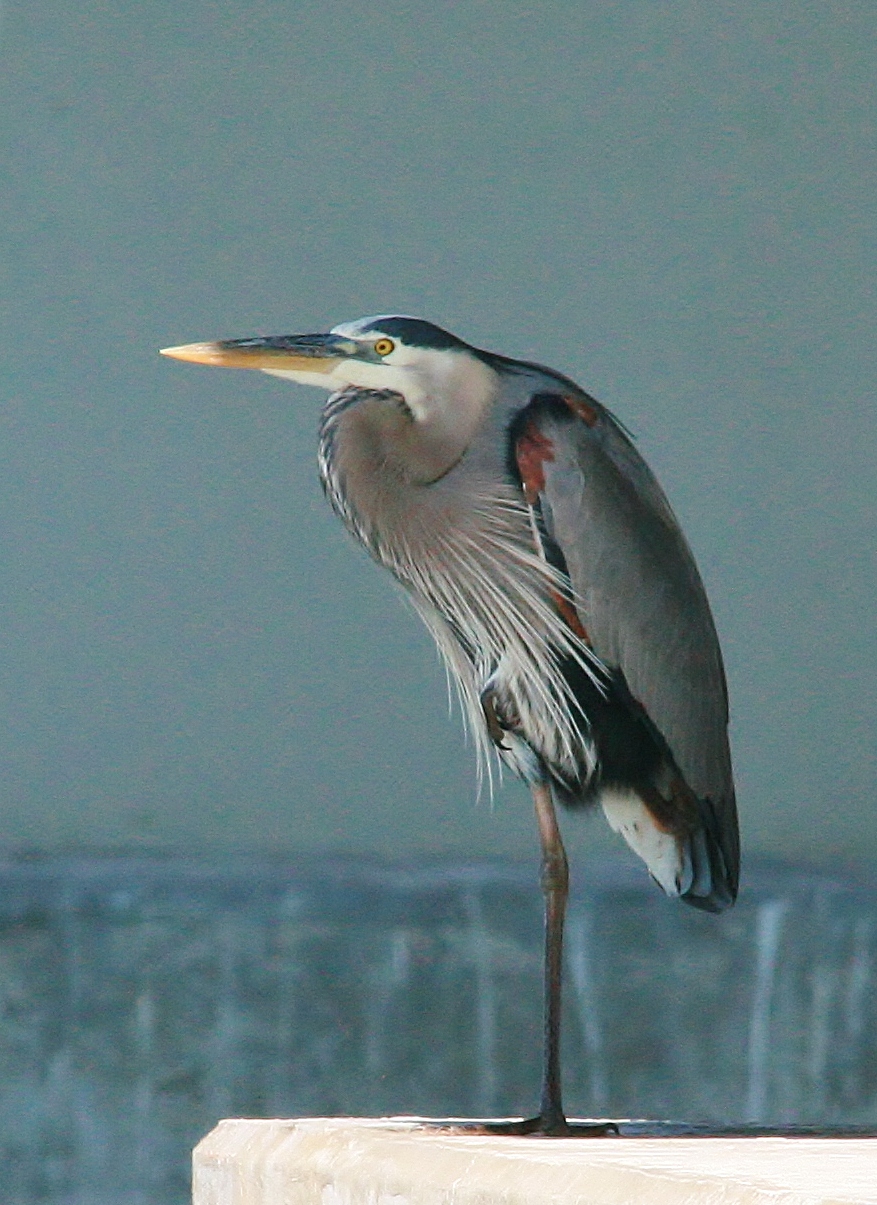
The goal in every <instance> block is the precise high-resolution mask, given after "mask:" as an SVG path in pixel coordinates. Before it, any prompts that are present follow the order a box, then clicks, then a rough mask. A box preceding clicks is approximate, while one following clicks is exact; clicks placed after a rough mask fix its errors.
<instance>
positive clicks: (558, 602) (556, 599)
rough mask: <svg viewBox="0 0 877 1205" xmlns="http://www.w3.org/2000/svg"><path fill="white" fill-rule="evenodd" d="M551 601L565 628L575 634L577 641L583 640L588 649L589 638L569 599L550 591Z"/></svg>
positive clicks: (557, 592) (589, 644) (557, 591)
mask: <svg viewBox="0 0 877 1205" xmlns="http://www.w3.org/2000/svg"><path fill="white" fill-rule="evenodd" d="M551 601H552V602H553V603H554V605H555V607H557V609H558V611H559V612H560V613H561V615H562V616H563V618H564V620H565V621H566V625H567V627H568V628H571V629H572V630H573V631H574V632H575V634H576V636H578V638H579V640H583V641H584V643H585V644H586V645H587V646H588V648H590V647H591V638H590V636H589V635H588V633H587V630H586V628H585V625H584V624H583V623H582V621H581V620H580V619H579V613H578V611H577V610H576V609H575V607H574V606H573V605H572V603H571V602H570V601H569V599H568V598H564V597H563V595H562V594H561V593H560V591H559V590H552V591H551Z"/></svg>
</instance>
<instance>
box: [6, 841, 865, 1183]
mask: <svg viewBox="0 0 877 1205" xmlns="http://www.w3.org/2000/svg"><path fill="white" fill-rule="evenodd" d="M576 879H577V881H578V882H579V889H578V891H577V892H575V893H574V899H573V902H572V906H571V911H570V920H569V930H568V944H567V992H566V1001H565V1009H566V1018H565V1025H566V1029H565V1034H564V1064H565V1079H566V1092H567V1102H568V1108H569V1111H570V1113H571V1114H577V1115H584V1116H603V1115H610V1116H622V1117H631V1116H633V1117H637V1116H643V1117H653V1118H654V1117H670V1118H672V1119H673V1120H676V1121H689V1122H704V1121H706V1122H714V1123H719V1124H727V1123H733V1122H738V1123H740V1122H761V1123H769V1124H793V1123H794V1124H801V1123H803V1124H812V1125H823V1126H824V1125H838V1124H871V1125H877V1000H875V992H874V987H875V959H877V889H875V887H874V886H873V885H865V884H859V885H856V884H854V883H851V882H850V881H849V879H848V878H844V879H843V880H842V879H832V878H830V877H828V876H826V875H824V874H821V875H817V874H812V873H809V874H802V873H796V872H793V871H791V870H789V869H788V868H782V867H780V866H777V865H768V864H762V865H759V866H756V867H754V868H750V872H749V875H748V879H747V886H746V889H745V891H744V893H743V896H742V899H741V901H740V903H739V905H738V907H737V908H736V909H735V910H734V911H732V912H731V913H728V914H726V915H724V916H722V917H719V918H716V917H709V916H704V915H703V914H700V913H696V912H694V911H693V910H691V909H688V908H685V907H683V906H681V905H679V904H674V903H673V902H672V901H667V900H665V899H663V898H662V897H661V895H660V893H659V892H658V891H657V890H656V889H655V888H654V887H652V886H651V885H650V884H649V883H648V882H647V881H645V879H644V876H643V874H642V873H640V871H639V868H638V867H633V866H632V865H631V864H630V863H629V862H628V861H627V860H620V861H618V862H614V861H610V862H609V863H605V862H604V863H602V864H601V865H593V866H589V867H587V868H579V872H578V873H577V875H576ZM0 900H2V903H0V993H2V997H0V1069H2V1072H0V1114H2V1117H3V1126H2V1132H0V1166H2V1168H3V1192H2V1199H3V1201H4V1203H5V1205H37V1203H38V1202H39V1203H43V1202H45V1203H46V1205H49V1203H51V1205H74V1203H75V1205H110V1203H111V1202H112V1203H113V1205H183V1203H184V1202H186V1201H187V1200H188V1194H189V1182H188V1173H189V1157H190V1151H191V1147H192V1145H193V1144H194V1143H195V1142H196V1141H197V1140H198V1138H200V1137H201V1136H202V1135H203V1134H204V1133H205V1132H206V1131H207V1130H208V1129H209V1128H211V1127H212V1125H213V1124H214V1123H215V1122H216V1121H217V1120H218V1119H219V1118H221V1117H229V1116H246V1117H272V1116H296V1115H300V1114H305V1115H308V1114H339V1113H340V1114H343V1113H350V1114H365V1115H374V1114H382V1113H416V1114H424V1115H430V1116H455V1115H457V1116H459V1115H462V1116H492V1115H505V1114H517V1115H530V1114H531V1113H532V1112H533V1111H534V1109H535V1106H536V1104H537V1100H538V1082H539V1059H540V998H541V983H540V980H541V931H540V926H541V898H540V894H539V890H538V884H537V877H536V873H535V867H534V866H532V865H521V864H515V863H510V862H505V863H502V862H497V863H482V864H469V865H465V864H448V863H445V864H435V865H432V866H418V867H414V866H395V867H391V866H386V865H382V864H379V863H376V862H371V863H364V862H357V863H353V862H344V861H335V862H331V863H326V864H315V863H313V862H311V863H310V864H305V863H301V862H296V863H290V862H288V861H276V860H275V861H268V860H264V859H261V860H253V859H246V858H237V859H228V860H227V861H226V862H224V863H219V864H217V863H211V864H208V863H205V862H193V861H185V860H180V859H150V858H131V859H109V860H108V859H98V860H95V859H85V858H67V859H48V860H31V861H19V862H10V863H6V864H3V865H2V866H0Z"/></svg>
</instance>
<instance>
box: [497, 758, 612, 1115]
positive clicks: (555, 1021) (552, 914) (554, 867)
mask: <svg viewBox="0 0 877 1205" xmlns="http://www.w3.org/2000/svg"><path fill="white" fill-rule="evenodd" d="M531 790H532V793H533V803H534V804H535V807H536V822H537V824H538V826H539V844H540V845H541V847H542V894H543V895H544V897H545V972H544V974H545V979H544V1013H543V1041H544V1047H543V1064H542V1101H541V1105H540V1109H539V1116H538V1117H530V1118H527V1119H526V1120H524V1121H500V1122H488V1123H486V1124H485V1125H484V1126H483V1130H484V1131H486V1132H487V1133H490V1134H544V1135H545V1136H546V1137H549V1138H572V1137H595V1138H601V1137H605V1136H606V1135H608V1134H616V1135H617V1134H618V1132H619V1130H618V1126H617V1125H615V1124H614V1123H613V1122H605V1123H604V1122H594V1123H584V1122H578V1123H576V1122H573V1123H570V1122H568V1121H567V1119H566V1115H565V1114H564V1111H563V1097H562V1092H561V1079H560V1005H561V988H562V983H563V922H564V919H565V917H566V901H567V897H568V895H569V864H568V862H567V858H566V850H565V849H564V847H563V839H562V838H561V835H560V826H559V825H558V823H557V813H556V811H555V809H554V800H553V799H552V797H551V787H550V786H549V785H548V783H547V782H545V781H544V780H543V781H540V782H536V783H533V784H532V786H531Z"/></svg>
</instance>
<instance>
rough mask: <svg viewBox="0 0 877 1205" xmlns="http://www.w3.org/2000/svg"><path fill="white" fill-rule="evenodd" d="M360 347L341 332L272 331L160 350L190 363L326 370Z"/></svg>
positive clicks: (299, 370)
mask: <svg viewBox="0 0 877 1205" xmlns="http://www.w3.org/2000/svg"><path fill="white" fill-rule="evenodd" d="M358 350H359V348H358V346H357V344H356V343H354V342H353V341H352V340H351V339H345V338H344V337H343V336H341V335H274V336H270V337H267V338H261V339H221V340H220V341H219V342H218V343H184V344H183V345H182V346H181V347H163V348H162V349H161V354H162V355H163V356H170V357H171V358H172V359H174V360H188V361H189V362H190V363H192V364H215V365H218V366H219V367H221V368H260V369H262V371H263V372H265V371H267V372H308V373H312V372H313V373H325V372H331V371H332V369H333V368H334V367H335V366H336V365H337V364H339V363H340V362H341V360H343V359H345V358H346V357H348V356H352V355H355V354H356V352H357V351H358Z"/></svg>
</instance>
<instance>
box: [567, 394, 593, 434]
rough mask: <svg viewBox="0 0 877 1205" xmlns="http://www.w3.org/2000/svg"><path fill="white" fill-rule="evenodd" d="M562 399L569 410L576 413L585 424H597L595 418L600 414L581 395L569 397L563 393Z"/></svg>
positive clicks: (591, 425) (589, 425)
mask: <svg viewBox="0 0 877 1205" xmlns="http://www.w3.org/2000/svg"><path fill="white" fill-rule="evenodd" d="M563 400H564V401H565V402H566V404H567V406H569V408H570V410H572V412H573V414H575V415H577V416H578V418H580V419H581V420H582V422H583V423H585V424H586V426H588V427H594V426H596V425H597V419H598V418H599V417H600V416H599V414H598V413H597V411H596V410H595V409H594V407H593V406H592V405H591V404H590V402H586V401H585V399H584V398H582V397H569V396H568V395H567V394H564V395H563Z"/></svg>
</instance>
